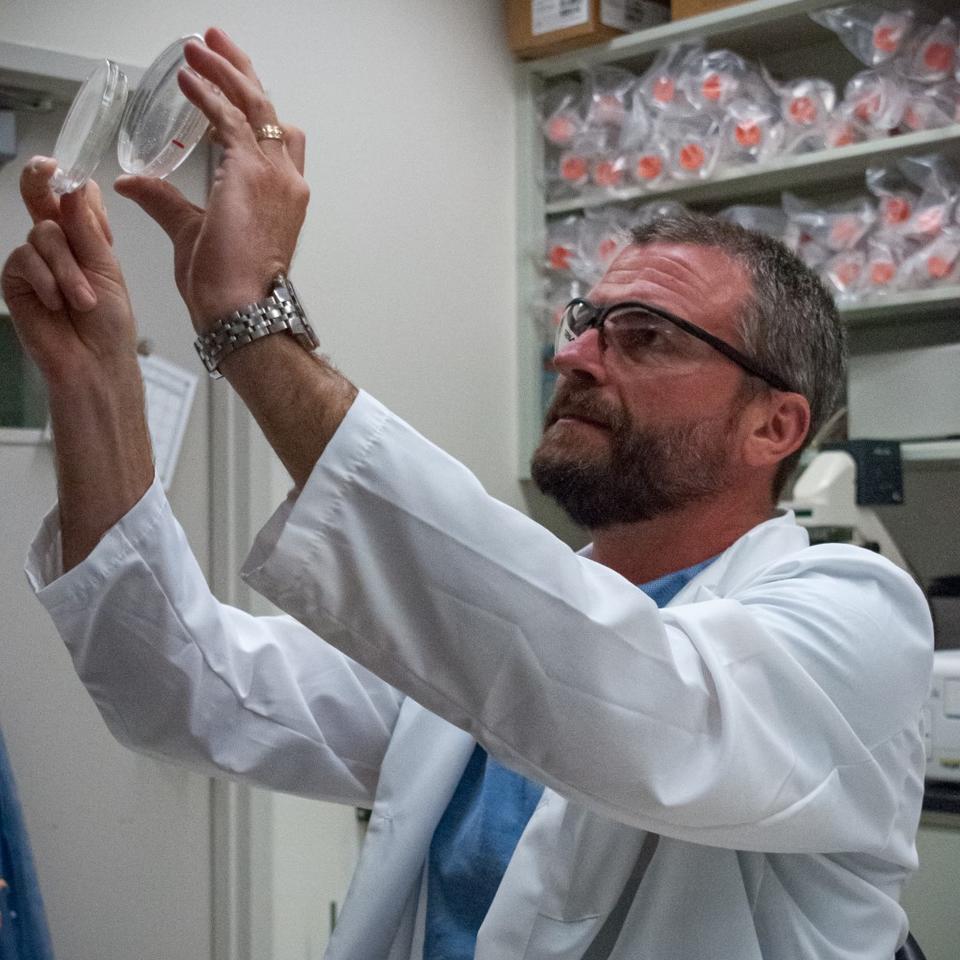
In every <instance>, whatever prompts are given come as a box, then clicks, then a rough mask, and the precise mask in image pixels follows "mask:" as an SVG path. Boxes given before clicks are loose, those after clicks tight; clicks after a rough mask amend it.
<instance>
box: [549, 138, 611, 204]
mask: <svg viewBox="0 0 960 960" xmlns="http://www.w3.org/2000/svg"><path fill="white" fill-rule="evenodd" d="M606 147H607V136H606V134H605V132H604V131H603V130H587V131H585V132H584V133H582V134H580V136H578V137H577V138H576V139H574V141H573V142H572V143H571V144H570V146H569V147H568V148H567V149H566V150H564V151H562V152H561V154H560V157H559V168H558V169H559V175H560V179H561V181H562V182H563V183H564V184H565V185H566V186H567V187H568V188H570V189H572V190H574V191H579V190H581V189H582V188H583V187H585V186H586V185H587V184H588V183H589V182H590V171H591V169H592V167H593V163H594V159H595V158H596V157H597V156H599V155H600V154H602V153H603V152H604V150H605V149H606Z"/></svg>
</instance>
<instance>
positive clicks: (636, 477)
mask: <svg viewBox="0 0 960 960" xmlns="http://www.w3.org/2000/svg"><path fill="white" fill-rule="evenodd" d="M592 391H593V388H590V387H588V388H571V387H570V383H569V381H561V384H560V386H559V387H558V388H557V393H556V395H555V396H554V399H553V402H552V403H551V405H550V409H549V411H548V412H547V417H546V428H545V430H544V437H543V439H542V440H541V442H540V445H539V447H538V448H537V450H536V452H535V453H534V455H533V461H532V463H531V476H532V478H533V481H534V483H536V485H537V487H538V488H539V489H540V490H541V491H542V492H543V493H545V494H546V495H547V496H549V497H552V498H553V499H554V500H556V502H557V503H558V504H559V506H560V507H561V508H562V509H563V510H564V511H565V512H566V513H567V515H568V516H569V517H570V519H571V520H573V522H574V523H577V524H580V525H581V526H583V527H586V528H587V529H589V530H600V529H603V528H605V527H610V526H614V525H616V524H625V523H638V522H640V521H644V520H652V519H654V518H655V517H658V516H661V515H663V514H665V513H669V512H672V511H674V510H679V509H680V508H682V507H685V506H687V505H689V504H691V503H695V502H698V501H701V500H705V499H707V498H708V497H710V496H711V495H713V494H715V493H717V492H718V491H719V490H721V489H723V488H724V487H725V486H726V484H727V482H728V480H727V477H728V473H729V466H728V443H727V441H728V437H729V433H730V429H731V427H732V421H733V419H734V418H733V417H728V418H727V420H726V422H725V423H720V422H718V421H717V420H716V419H711V420H707V421H697V422H694V423H685V424H677V425H675V426H670V427H657V428H654V427H648V428H639V427H637V426H635V425H634V424H633V423H632V422H631V421H630V419H629V417H628V416H627V414H626V413H625V412H624V411H622V410H620V409H613V408H611V407H610V406H609V405H608V404H607V403H606V402H605V401H601V400H600V399H599V398H598V397H597V396H596V395H595V394H594V393H593V392H592ZM565 415H574V416H576V415H579V416H583V417H586V418H588V419H590V420H595V421H597V422H598V423H601V424H603V425H604V426H606V427H608V428H609V430H610V445H609V450H608V451H607V452H606V453H603V454H594V453H592V452H590V451H585V450H578V449H576V448H574V447H573V445H572V444H571V443H570V442H566V443H564V442H561V441H559V440H557V439H555V438H553V437H551V436H550V427H551V426H552V425H553V423H554V422H555V421H556V420H557V419H559V417H561V416H565Z"/></svg>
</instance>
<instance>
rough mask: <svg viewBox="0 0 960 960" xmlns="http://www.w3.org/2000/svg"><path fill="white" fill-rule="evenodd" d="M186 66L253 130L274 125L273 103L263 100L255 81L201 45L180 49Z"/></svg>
mask: <svg viewBox="0 0 960 960" xmlns="http://www.w3.org/2000/svg"><path fill="white" fill-rule="evenodd" d="M184 53H185V55H186V59H187V63H188V64H189V65H190V66H191V67H192V68H193V69H194V70H196V71H197V73H199V74H200V75H201V76H202V77H205V78H206V79H207V80H209V81H210V82H211V83H213V84H215V85H216V86H217V87H218V88H219V89H220V90H222V91H223V94H224V96H226V98H227V99H228V100H229V101H230V102H231V103H232V104H233V105H234V106H235V107H237V108H238V109H239V110H240V111H241V112H242V113H243V115H244V116H245V117H246V118H247V121H248V122H249V123H250V125H251V126H252V127H253V128H254V129H256V128H257V127H260V126H263V125H264V124H265V123H276V122H277V115H276V111H275V110H274V109H273V104H271V103H270V101H269V100H268V99H267V97H266V95H265V94H264V92H263V88H262V87H261V86H260V83H259V81H258V80H257V79H256V78H254V79H251V78H250V77H248V76H247V75H246V74H244V73H242V72H241V71H240V70H238V69H237V68H236V67H235V66H234V65H233V64H232V63H231V62H230V61H229V60H228V59H227V58H226V57H223V56H221V55H220V54H219V53H217V51H216V50H211V49H210V47H205V46H204V45H203V44H201V43H188V44H187V46H186V48H185V49H184Z"/></svg>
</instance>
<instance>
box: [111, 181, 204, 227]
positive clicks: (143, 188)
mask: <svg viewBox="0 0 960 960" xmlns="http://www.w3.org/2000/svg"><path fill="white" fill-rule="evenodd" d="M114 189H115V190H116V191H117V193H119V194H120V196H122V197H127V198H128V199H130V200H133V201H134V202H135V203H138V204H139V205H140V207H141V208H142V209H143V210H144V212H145V213H146V214H147V215H148V216H150V217H152V218H153V219H154V220H156V221H157V223H158V224H160V227H161V228H162V229H163V231H164V232H165V233H166V234H167V236H168V237H170V239H171V240H176V238H177V235H178V234H179V233H180V231H181V230H182V229H183V228H184V226H186V224H188V223H190V222H192V221H193V220H195V219H196V218H197V217H199V216H202V215H203V211H202V210H201V209H200V208H199V207H197V206H195V205H194V204H192V203H191V202H190V201H189V200H187V198H186V197H184V195H183V194H182V193H181V192H180V191H179V190H178V189H177V188H176V187H174V186H173V185H172V184H170V183H167V181H166V180H157V179H156V178H154V177H119V178H118V179H117V181H116V183H115V184H114Z"/></svg>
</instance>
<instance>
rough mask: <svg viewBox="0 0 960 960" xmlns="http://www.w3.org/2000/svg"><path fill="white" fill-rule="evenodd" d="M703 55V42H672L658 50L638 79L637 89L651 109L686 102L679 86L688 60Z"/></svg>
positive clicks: (685, 103)
mask: <svg viewBox="0 0 960 960" xmlns="http://www.w3.org/2000/svg"><path fill="white" fill-rule="evenodd" d="M702 55H703V44H702V43H699V42H697V43H673V44H671V45H670V46H669V47H667V48H666V49H664V50H661V51H660V52H659V53H658V54H657V56H656V58H655V59H654V61H653V63H652V64H651V65H650V68H649V69H648V70H647V72H646V73H644V74H643V76H641V77H640V79H639V81H638V82H637V88H636V89H637V91H638V92H639V93H640V95H641V96H642V97H643V99H644V101H645V102H646V104H647V106H649V107H650V108H651V109H652V110H655V111H662V110H675V109H677V108H678V107H680V108H681V109H682V108H684V107H687V106H689V101H688V100H687V98H686V95H685V94H684V93H683V91H682V88H681V83H680V80H681V77H682V76H683V73H684V70H685V68H686V65H687V63H688V61H690V60H691V59H694V58H697V57H701V56H702Z"/></svg>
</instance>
